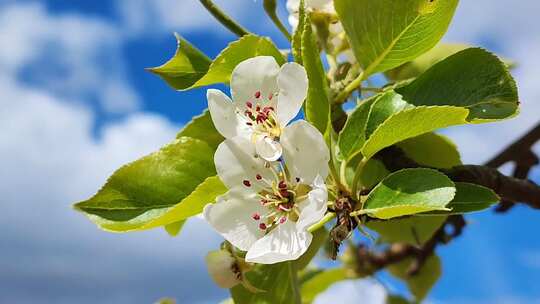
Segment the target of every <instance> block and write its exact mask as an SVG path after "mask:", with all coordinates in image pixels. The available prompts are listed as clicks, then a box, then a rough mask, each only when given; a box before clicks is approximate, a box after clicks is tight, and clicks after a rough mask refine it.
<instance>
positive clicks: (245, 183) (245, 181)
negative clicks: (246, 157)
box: [242, 179, 251, 187]
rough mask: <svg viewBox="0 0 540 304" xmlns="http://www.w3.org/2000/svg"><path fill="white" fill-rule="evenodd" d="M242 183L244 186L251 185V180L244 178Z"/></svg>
mask: <svg viewBox="0 0 540 304" xmlns="http://www.w3.org/2000/svg"><path fill="white" fill-rule="evenodd" d="M242 183H243V184H244V186H246V187H251V182H250V181H248V180H247V179H245V180H244V181H243V182H242Z"/></svg>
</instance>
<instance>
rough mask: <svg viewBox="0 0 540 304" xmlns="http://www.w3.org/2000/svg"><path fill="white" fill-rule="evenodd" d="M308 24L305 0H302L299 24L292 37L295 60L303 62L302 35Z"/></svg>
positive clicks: (299, 8) (299, 9)
mask: <svg viewBox="0 0 540 304" xmlns="http://www.w3.org/2000/svg"><path fill="white" fill-rule="evenodd" d="M305 24H306V9H305V3H304V0H300V5H299V7H298V26H297V27H296V31H294V34H293V38H292V42H291V44H292V53H293V57H294V61H296V62H298V63H299V64H302V36H303V33H304V28H305Z"/></svg>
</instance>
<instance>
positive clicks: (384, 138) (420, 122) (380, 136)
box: [361, 106, 469, 159]
mask: <svg viewBox="0 0 540 304" xmlns="http://www.w3.org/2000/svg"><path fill="white" fill-rule="evenodd" d="M468 115H469V110H467V109H466V108H460V107H452V106H420V107H415V108H411V109H408V110H405V111H401V112H398V113H396V114H394V115H392V116H390V117H389V118H388V119H387V120H386V121H385V122H384V123H382V124H381V125H379V127H378V128H377V129H376V130H375V131H374V132H373V134H371V137H370V138H369V139H368V140H367V141H366V142H365V144H364V146H363V147H362V150H361V151H362V154H363V155H364V157H365V158H367V159H369V158H371V157H372V156H373V155H375V153H377V152H379V151H380V150H382V149H384V148H386V147H389V146H391V145H393V144H396V143H398V142H400V141H403V140H405V139H408V138H412V137H416V136H418V135H422V134H424V133H428V132H431V131H434V130H437V129H441V128H446V127H449V126H454V125H460V124H466V123H467V120H466V119H467V116H468Z"/></svg>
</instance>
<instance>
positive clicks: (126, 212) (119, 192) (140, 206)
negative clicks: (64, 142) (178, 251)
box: [74, 137, 216, 225]
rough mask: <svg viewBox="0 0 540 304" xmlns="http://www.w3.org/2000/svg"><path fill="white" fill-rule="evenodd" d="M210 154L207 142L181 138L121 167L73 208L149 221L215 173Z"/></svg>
mask: <svg viewBox="0 0 540 304" xmlns="http://www.w3.org/2000/svg"><path fill="white" fill-rule="evenodd" d="M213 155H214V150H213V149H212V148H210V147H209V146H208V144H207V143H206V142H204V141H201V140H198V139H193V138H189V137H181V138H179V139H176V140H175V141H173V142H172V143H170V144H168V145H166V146H165V147H163V148H161V150H159V151H158V152H155V153H152V154H150V155H148V156H145V157H143V158H141V159H139V160H137V161H134V162H132V163H130V164H128V165H125V166H123V167H122V168H120V169H119V170H117V171H116V172H115V173H114V174H113V175H112V176H111V177H110V178H109V180H108V181H107V183H106V184H105V185H104V186H103V188H101V190H99V192H98V193H97V194H96V195H94V196H93V197H92V198H90V199H88V200H86V201H83V202H80V203H77V204H76V205H75V206H74V207H75V208H76V209H77V210H79V211H82V212H84V213H86V214H89V215H94V216H97V217H99V218H102V219H105V220H109V221H114V222H126V221H129V220H133V219H135V218H137V220H138V221H141V222H144V221H148V220H150V219H153V218H155V217H157V216H159V215H161V214H162V213H164V211H165V210H166V209H167V208H169V207H172V206H174V205H175V204H177V203H178V202H180V201H181V200H183V199H184V198H185V197H186V196H188V195H189V194H190V193H191V192H192V191H193V190H194V189H195V188H196V187H197V186H198V185H199V184H200V183H201V182H202V181H204V180H205V179H206V177H208V176H213V175H215V174H216V173H215V168H214V165H213ZM91 219H93V220H95V217H91ZM177 220H178V219H177ZM173 222H174V221H173ZM96 224H98V225H99V222H96Z"/></svg>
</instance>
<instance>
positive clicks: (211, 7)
mask: <svg viewBox="0 0 540 304" xmlns="http://www.w3.org/2000/svg"><path fill="white" fill-rule="evenodd" d="M199 2H201V4H202V5H203V6H204V7H205V8H206V10H207V11H208V12H210V14H212V16H214V18H216V20H217V21H219V22H220V23H221V24H223V25H224V26H225V27H226V28H227V29H228V30H229V31H231V32H233V33H234V34H236V35H237V36H238V37H242V36H245V35H248V34H249V31H248V30H246V29H245V28H244V27H242V26H241V25H240V24H238V23H237V22H236V21H234V20H233V19H232V18H231V17H229V16H228V15H227V14H225V13H224V12H223V11H222V10H221V9H220V8H219V7H218V6H217V5H215V4H214V2H212V0H199Z"/></svg>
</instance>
